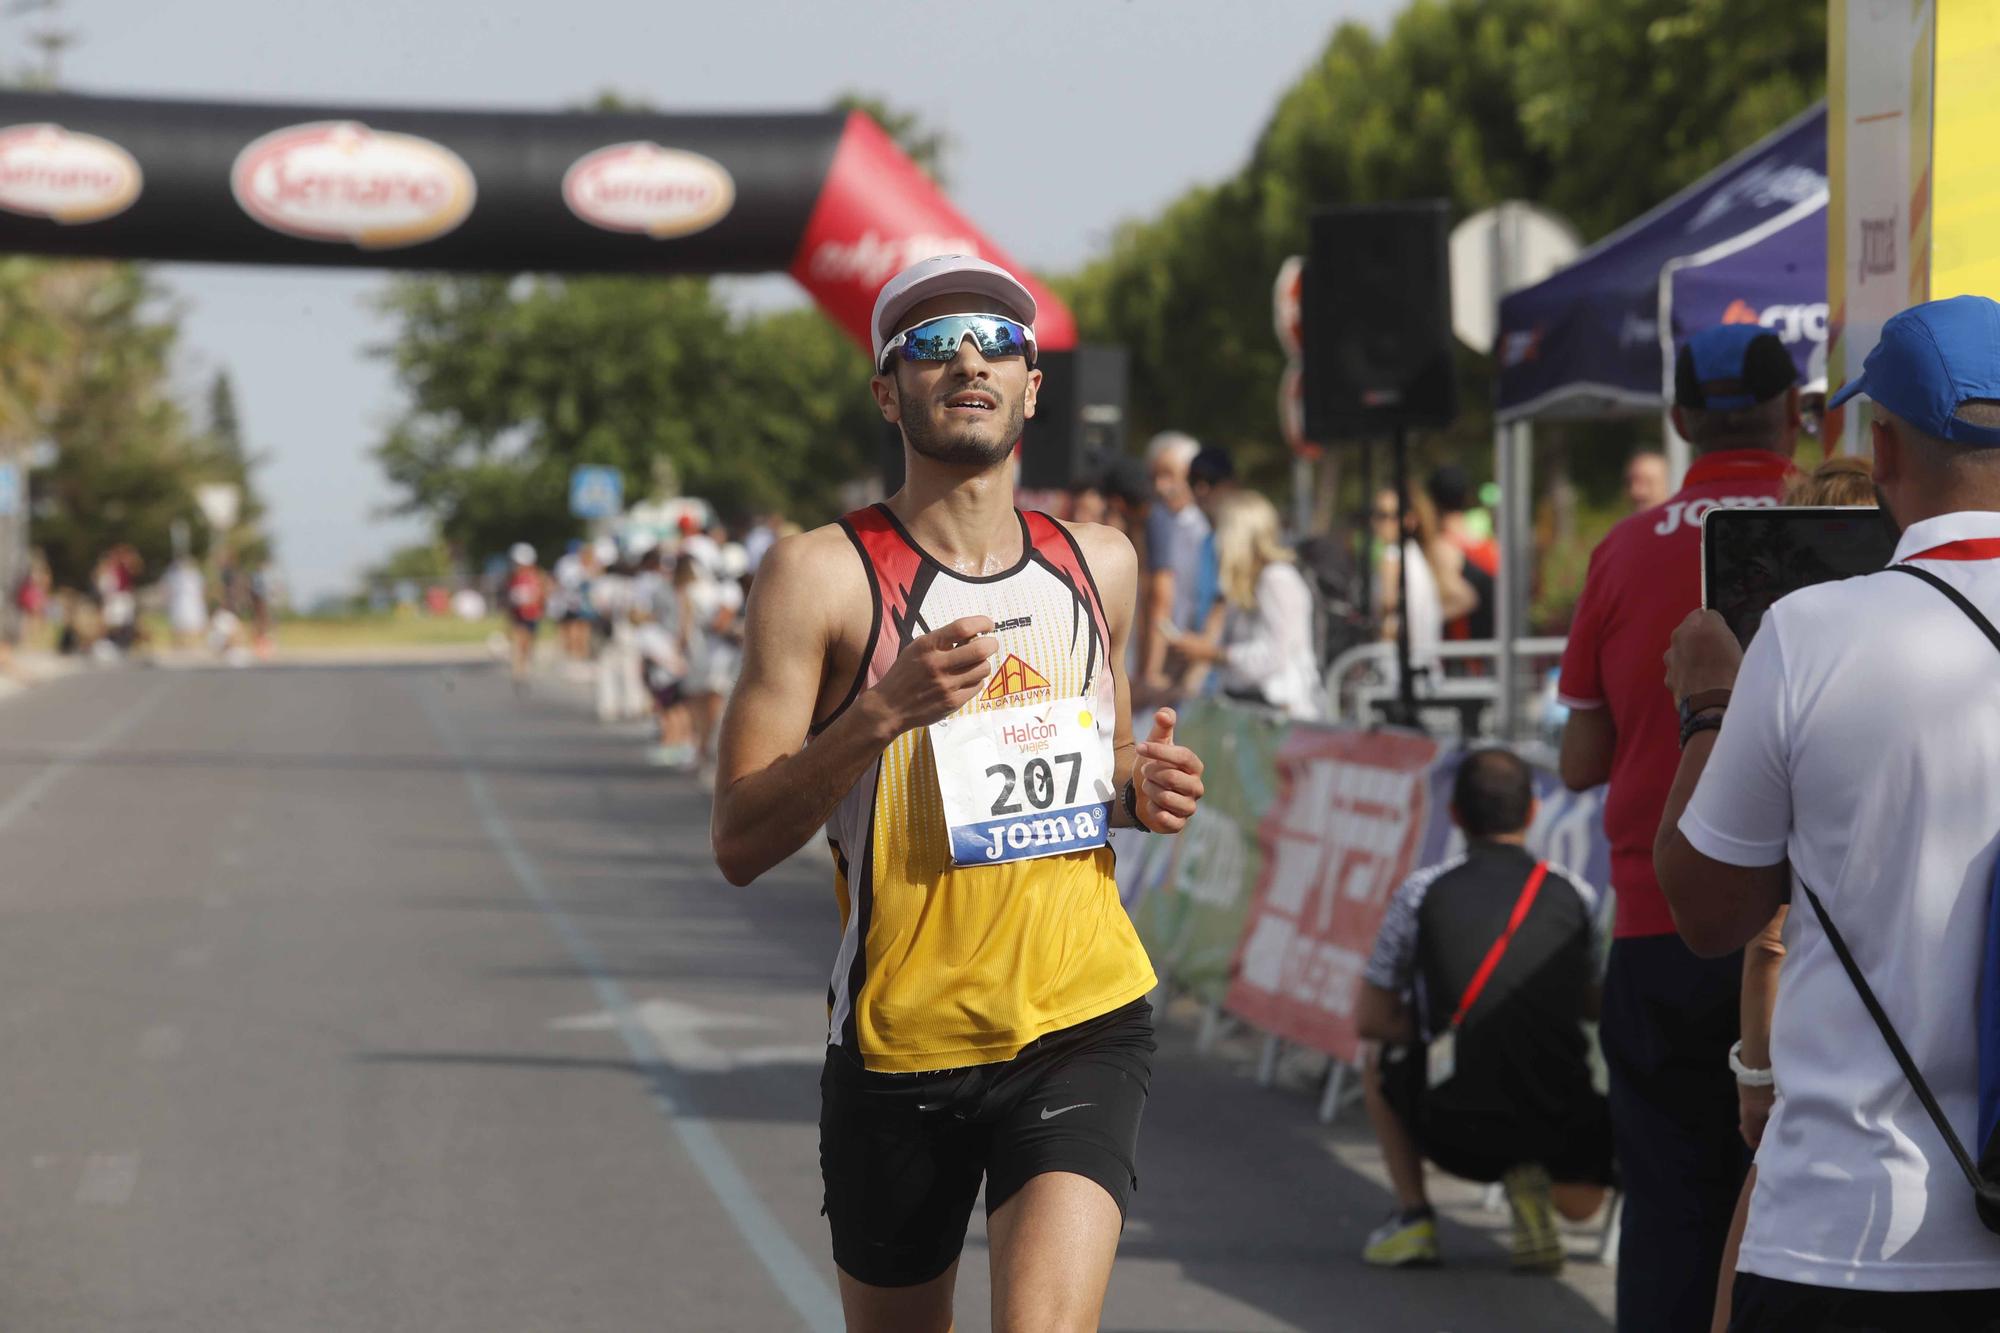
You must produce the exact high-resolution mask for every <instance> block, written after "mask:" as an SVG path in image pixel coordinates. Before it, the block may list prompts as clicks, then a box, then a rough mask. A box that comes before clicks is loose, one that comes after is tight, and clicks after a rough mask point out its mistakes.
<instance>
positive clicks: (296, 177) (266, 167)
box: [229, 120, 478, 250]
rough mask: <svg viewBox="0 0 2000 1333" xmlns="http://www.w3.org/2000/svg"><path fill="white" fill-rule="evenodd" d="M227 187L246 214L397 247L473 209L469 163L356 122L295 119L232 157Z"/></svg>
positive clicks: (325, 236)
mask: <svg viewBox="0 0 2000 1333" xmlns="http://www.w3.org/2000/svg"><path fill="white" fill-rule="evenodd" d="M229 187H230V190H231V191H232V192H233V193H234V194H235V195H236V202H237V203H238V204H239V205H241V206H242V208H243V211H244V212H246V213H248V214H249V215H250V216H251V217H253V218H255V219H256V220H257V221H258V222H260V223H262V224H263V225H265V226H266V227H269V228H271V230H273V231H281V232H284V233H285V234H286V235H288V236H298V237H301V238H303V239H305V240H309V241H345V242H347V243H349V244H351V245H355V246H358V247H359V248H361V249H363V250H392V249H396V248H398V247H401V246H406V245H416V244H419V243H420V242H423V241H428V240H433V239H435V238H436V237H439V236H443V235H444V234H445V233H447V232H449V231H451V230H453V229H454V228H456V227H457V226H458V225H459V224H460V223H461V222H463V221H465V219H466V217H467V215H468V214H470V213H471V212H472V203H473V200H474V198H475V197H476V196H477V194H478V187H477V185H476V183H475V182H474V181H473V177H472V169H471V168H470V167H468V166H466V165H465V162H464V160H463V159H461V158H460V157H459V155H458V154H457V153H454V152H452V151H451V150H450V149H449V148H446V147H445V146H444V145H442V144H438V143H433V142H432V141H431V140H429V139H420V138H418V137H417V136H415V135H413V134H394V133H391V132H388V131H385V130H372V129H370V128H368V126H366V125H363V124H361V123H360V122H358V121H351V120H335V121H318V122H314V123H312V124H307V125H291V126H287V127H286V128H284V129H281V130H273V131H272V132H271V133H269V134H266V135H264V136H263V137H261V138H259V139H256V140H255V141H253V142H252V143H251V144H250V145H249V146H248V147H246V148H244V150H243V151H242V152H240V153H238V154H237V155H236V163H235V165H234V166H233V167H232V168H231V170H230V173H229Z"/></svg>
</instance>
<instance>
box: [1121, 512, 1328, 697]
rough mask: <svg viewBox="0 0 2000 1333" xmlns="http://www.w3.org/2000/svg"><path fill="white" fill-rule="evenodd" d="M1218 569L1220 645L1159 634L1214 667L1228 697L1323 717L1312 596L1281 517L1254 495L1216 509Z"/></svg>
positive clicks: (1164, 627)
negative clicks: (1281, 525) (1283, 534)
mask: <svg viewBox="0 0 2000 1333" xmlns="http://www.w3.org/2000/svg"><path fill="white" fill-rule="evenodd" d="M1215 562H1216V566H1217V571H1218V578H1217V584H1218V586H1219V589H1220V592H1221V601H1222V606H1223V608H1224V612H1225V614H1224V619H1223V630H1222V641H1221V642H1220V643H1213V642H1210V641H1209V640H1208V639H1206V638H1203V637H1202V636H1200V635H1197V634H1187V633H1182V632H1179V631H1177V630H1175V629H1174V628H1173V627H1172V626H1171V625H1168V624H1166V623H1164V622H1162V623H1161V625H1160V626H1159V630H1160V633H1161V634H1163V635H1165V636H1166V639H1167V644H1168V646H1169V647H1170V648H1172V649H1173V650H1174V651H1175V652H1176V653H1178V654H1180V656H1181V657H1182V659H1183V660H1185V661H1188V662H1194V663H1214V664H1216V665H1217V666H1218V667H1219V668H1220V669H1221V676H1222V679H1221V685H1222V692H1223V693H1224V694H1226V695H1228V696H1230V697H1231V698H1236V699H1246V700H1250V701H1252V702H1255V703H1261V704H1266V705H1268V706H1270V707H1272V708H1276V709H1280V710H1282V711H1283V712H1284V713H1285V714H1286V715H1288V716H1290V717H1293V718H1299V719H1310V718H1316V717H1319V716H1321V714H1322V712H1323V711H1324V703H1325V692H1324V689H1323V686H1322V684H1321V682H1320V678H1319V656H1318V654H1317V653H1316V652H1315V651H1314V647H1313V599H1312V590H1311V589H1310V588H1309V587H1307V586H1306V580H1305V576H1304V575H1303V574H1301V573H1300V572H1299V567H1298V563H1297V560H1296V558H1295V557H1294V556H1293V554H1292V551H1291V548H1290V547H1288V546H1286V545H1285V543H1284V540H1283V538H1282V537H1281V535H1280V534H1279V530H1278V511H1277V509H1276V508H1275V507H1274V506H1273V505H1272V504H1271V502H1270V501H1269V500H1266V499H1265V498H1264V497H1263V496H1261V495H1259V494H1257V493H1256V492H1255V491H1236V492H1233V493H1232V494H1230V495H1228V496H1225V497H1224V498H1223V499H1222V500H1221V501H1220V502H1219V503H1218V504H1217V505H1216V507H1215Z"/></svg>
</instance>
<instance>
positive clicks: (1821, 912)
mask: <svg viewBox="0 0 2000 1333" xmlns="http://www.w3.org/2000/svg"><path fill="white" fill-rule="evenodd" d="M1799 887H1800V888H1802V889H1804V890H1805V891H1806V901H1807V902H1809V903H1811V904H1812V909H1813V914H1814V915H1815V916H1817V917H1818V918H1819V927H1820V929H1821V930H1823V931H1825V932H1826V942H1827V943H1828V944H1831V945H1832V946H1833V952H1834V954H1835V955H1836V956H1837V957H1838V958H1839V959H1840V965H1841V966H1842V967H1844V968H1846V969H1847V979H1848V980H1849V981H1852V982H1853V983H1854V989H1855V990H1856V991H1858V992H1860V995H1861V1003H1862V1004H1863V1005H1865V1006H1866V1007H1867V1009H1868V1016H1869V1017H1870V1018H1872V1019H1874V1020H1875V1026H1876V1027H1877V1028H1879V1029H1880V1030H1881V1032H1882V1040H1883V1041H1885V1042H1887V1043H1889V1054H1891V1055H1893V1056H1895V1057H1896V1063H1897V1064H1898V1065H1901V1066H1902V1069H1903V1077H1904V1078H1906V1079H1908V1080H1909V1081H1910V1087H1911V1088H1912V1089H1914V1090H1915V1091H1916V1094H1917V1100H1918V1101H1920V1102H1922V1103H1923V1104H1924V1110H1926V1111H1928V1112H1929V1113H1930V1117H1931V1123H1932V1124H1934V1125H1936V1126H1937V1128H1938V1133H1939V1134H1942V1135H1943V1136H1944V1142H1945V1146H1946V1147H1947V1148H1950V1149H1951V1155H1952V1156H1953V1157H1955V1158H1957V1159H1958V1169H1959V1170H1961V1171H1963V1172H1965V1178H1966V1180H1967V1181H1968V1182H1970V1184H1971V1185H1972V1188H1973V1190H1974V1191H1975V1192H1976V1191H1978V1190H1980V1189H1981V1188H1982V1186H1983V1185H1984V1184H1985V1182H1984V1181H1983V1180H1981V1179H1980V1175H1979V1168H1978V1167H1976V1166H1974V1165H1973V1164H1972V1158H1971V1157H1970V1156H1969V1155H1967V1153H1966V1151H1965V1145H1964V1144H1963V1143H1960V1142H1959V1140H1958V1133H1957V1131H1956V1130H1954V1129H1952V1127H1951V1122H1950V1121H1949V1120H1946V1119H1945V1118H1944V1109H1943V1108H1942V1107H1940V1106H1939V1105H1938V1101H1937V1098H1936V1097H1935V1096H1934V1095H1932V1093H1931V1085H1930V1084H1928V1083H1926V1082H1924V1076H1923V1075H1922V1074H1920V1073H1918V1072H1917V1062H1916V1061H1915V1060H1912V1059H1911V1058H1910V1051H1909V1048H1908V1047H1906V1046H1904V1045H1903V1039H1902V1038H1901V1037H1899V1036H1897V1035H1896V1029H1895V1028H1894V1027H1893V1026H1892V1025H1891V1024H1890V1022H1889V1015H1887V1014H1885V1013H1883V1012H1882V1003H1881V1001H1879V1000H1877V999H1876V998H1875V992H1874V991H1873V990H1871V989H1869V986H1868V979H1867V978H1866V977H1864V976H1862V975H1861V968H1860V966H1859V965H1858V964H1857V963H1856V962H1855V961H1854V955H1853V954H1851V953H1849V952H1848V951H1847V941H1846V940H1844V939H1842V938H1841V937H1840V931H1839V930H1837V929H1835V928H1834V924H1833V918H1832V917H1830V916H1828V915H1827V914H1826V906H1825V904H1823V903H1821V902H1820V900H1819V895H1818V894H1817V893H1814V892H1813V891H1812V888H1811V886H1810V885H1808V884H1807V883H1806V882H1805V881H1804V880H1800V881H1799Z"/></svg>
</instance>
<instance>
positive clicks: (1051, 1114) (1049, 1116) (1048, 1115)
mask: <svg viewBox="0 0 2000 1333" xmlns="http://www.w3.org/2000/svg"><path fill="white" fill-rule="evenodd" d="M1095 1105H1097V1103H1096V1102H1078V1103H1077V1104H1076V1105H1075V1106H1065V1107H1061V1108H1060V1109H1058V1110H1054V1111H1051V1110H1050V1109H1049V1108H1048V1107H1046V1106H1044V1107H1043V1108H1042V1119H1044V1120H1053V1119H1055V1118H1056V1117H1057V1116H1059V1115H1061V1114H1063V1112H1065V1111H1081V1110H1082V1109H1083V1108H1084V1107H1086V1106H1095Z"/></svg>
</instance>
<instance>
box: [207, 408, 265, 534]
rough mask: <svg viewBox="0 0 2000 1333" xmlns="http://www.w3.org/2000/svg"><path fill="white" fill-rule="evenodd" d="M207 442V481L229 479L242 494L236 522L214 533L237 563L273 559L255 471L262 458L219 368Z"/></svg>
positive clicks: (227, 481) (262, 499)
mask: <svg viewBox="0 0 2000 1333" xmlns="http://www.w3.org/2000/svg"><path fill="white" fill-rule="evenodd" d="M207 408H208V429H207V435H206V439H207V443H208V452H209V460H208V462H207V464H206V467H205V471H207V472H208V473H209V474H210V475H209V476H207V477H205V478H203V479H204V480H212V481H220V482H226V483H228V484H229V485H232V486H234V487H236V489H237V494H238V495H239V496H240V497H241V498H240V500H239V503H238V506H237V512H236V525H235V527H233V528H232V529H231V530H230V531H228V532H226V533H216V534H214V535H213V536H214V540H215V541H216V542H218V543H226V544H227V545H228V547H229V549H230V551H231V553H232V554H233V555H234V556H235V558H236V560H237V562H238V563H240V564H242V565H245V566H249V567H255V566H258V565H263V564H266V563H268V562H269V561H270V559H271V539H270V535H269V534H268V533H267V532H266V531H265V529H264V516H265V512H266V509H265V505H264V498H263V496H262V495H261V494H260V493H259V492H258V489H257V480H256V475H255V474H256V470H257V467H258V465H259V464H260V463H262V462H263V459H262V458H261V457H260V456H259V455H256V454H252V453H251V452H250V450H249V448H248V446H246V445H245V444H244V442H243V425H242V419H241V417H240V416H239V415H238V413H237V410H236V387H235V385H234V384H233V383H232V382H231V381H230V378H229V372H228V371H217V372H216V375H215V378H214V379H213V380H211V381H210V382H209V386H208V401H207Z"/></svg>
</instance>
